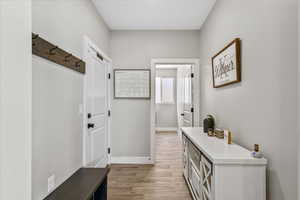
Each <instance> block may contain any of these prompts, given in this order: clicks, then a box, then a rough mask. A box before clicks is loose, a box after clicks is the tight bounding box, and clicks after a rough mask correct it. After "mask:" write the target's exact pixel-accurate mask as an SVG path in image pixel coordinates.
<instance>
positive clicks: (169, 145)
mask: <svg viewBox="0 0 300 200" xmlns="http://www.w3.org/2000/svg"><path fill="white" fill-rule="evenodd" d="M156 152H157V153H156V165H155V166H153V165H112V166H111V171H110V174H109V179H108V199H109V200H168V199H172V200H191V199H192V198H191V196H190V193H189V191H188V188H187V186H186V184H185V181H184V179H183V176H182V145H181V143H180V140H179V137H178V136H177V133H175V132H174V133H157V134H156Z"/></svg>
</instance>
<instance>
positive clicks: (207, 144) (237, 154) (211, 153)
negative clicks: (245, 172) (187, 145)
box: [181, 127, 267, 165]
mask: <svg viewBox="0 0 300 200" xmlns="http://www.w3.org/2000/svg"><path fill="white" fill-rule="evenodd" d="M181 130H182V132H183V133H184V135H186V136H187V137H188V138H189V139H190V140H191V141H192V142H193V144H194V145H196V146H197V147H198V148H199V150H200V151H201V152H202V153H203V154H205V156H207V157H208V158H209V159H210V160H211V161H212V162H213V163H214V164H215V165H218V164H219V165H220V164H243V165H266V164H267V160H266V159H265V158H261V159H258V158H253V157H252V156H251V151H249V150H247V149H245V148H243V147H241V146H240V145H237V144H234V143H233V144H227V141H226V140H224V139H219V138H216V137H209V136H207V134H206V133H204V132H203V128H202V127H191V128H182V129H181ZM233 137H234V135H233Z"/></svg>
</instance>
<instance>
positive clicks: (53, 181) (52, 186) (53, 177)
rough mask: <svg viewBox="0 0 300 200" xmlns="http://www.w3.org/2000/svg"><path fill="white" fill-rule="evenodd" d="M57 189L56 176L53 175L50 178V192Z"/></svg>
mask: <svg viewBox="0 0 300 200" xmlns="http://www.w3.org/2000/svg"><path fill="white" fill-rule="evenodd" d="M54 187H55V175H52V176H50V177H49V178H48V192H51V191H53V189H54Z"/></svg>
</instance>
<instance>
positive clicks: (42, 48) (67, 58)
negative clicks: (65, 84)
mask: <svg viewBox="0 0 300 200" xmlns="http://www.w3.org/2000/svg"><path fill="white" fill-rule="evenodd" d="M32 53H33V54H34V55H37V56H40V57H42V58H45V59H47V60H50V61H52V62H54V63H56V64H59V65H62V66H64V67H67V68H69V69H72V70H74V71H77V72H80V73H82V74H84V73H85V62H84V61H83V60H81V59H79V58H77V57H75V56H73V55H72V54H71V53H68V52H66V51H64V50H63V49H61V48H59V47H58V46H56V45H54V44H52V43H50V42H48V41H47V40H45V39H43V38H41V37H40V36H39V35H38V34H34V33H32Z"/></svg>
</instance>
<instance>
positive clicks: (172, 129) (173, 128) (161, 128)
mask: <svg viewBox="0 0 300 200" xmlns="http://www.w3.org/2000/svg"><path fill="white" fill-rule="evenodd" d="M155 130H156V131H177V130H178V128H177V127H156V128H155Z"/></svg>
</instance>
